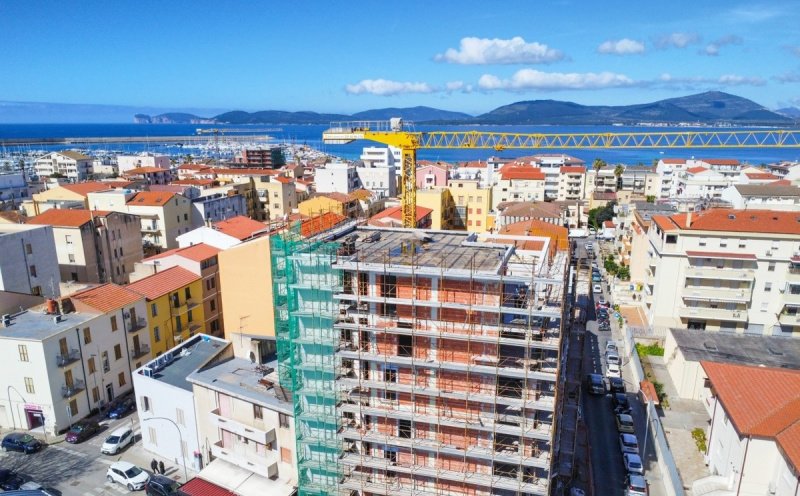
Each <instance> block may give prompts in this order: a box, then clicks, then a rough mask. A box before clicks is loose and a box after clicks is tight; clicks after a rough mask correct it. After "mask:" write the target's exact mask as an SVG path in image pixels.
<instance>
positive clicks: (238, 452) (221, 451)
mask: <svg viewBox="0 0 800 496" xmlns="http://www.w3.org/2000/svg"><path fill="white" fill-rule="evenodd" d="M244 448H245V447H244V446H242V447H235V446H234V447H227V446H224V445H223V442H222V441H217V442H216V443H214V444H212V445H211V455H212V456H213V457H214V458H222V459H223V460H225V461H227V462H230V463H232V464H234V465H237V466H239V467H242V468H246V469H247V470H250V471H251V472H254V473H256V474H258V475H261V476H262V477H272V476H274V475H277V473H278V456H277V454H276V453H275V451H273V450H265V451H264V454H263V455H260V456H259V455H256V454H255V453H246V452H245V449H244Z"/></svg>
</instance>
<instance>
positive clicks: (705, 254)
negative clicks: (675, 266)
mask: <svg viewBox="0 0 800 496" xmlns="http://www.w3.org/2000/svg"><path fill="white" fill-rule="evenodd" d="M686 256H687V257H690V258H727V259H731V260H756V259H757V257H756V256H755V255H754V254H752V253H722V252H718V251H691V250H687V251H686Z"/></svg>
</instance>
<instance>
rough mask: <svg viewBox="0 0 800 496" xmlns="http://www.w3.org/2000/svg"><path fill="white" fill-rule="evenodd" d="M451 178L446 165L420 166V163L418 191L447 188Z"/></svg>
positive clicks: (418, 167) (417, 172)
mask: <svg viewBox="0 0 800 496" xmlns="http://www.w3.org/2000/svg"><path fill="white" fill-rule="evenodd" d="M449 176H450V174H449V169H448V166H447V165H446V164H439V163H431V164H425V165H419V162H418V163H417V170H416V182H417V190H420V189H426V188H437V187H439V188H440V187H443V186H447V180H448V178H449Z"/></svg>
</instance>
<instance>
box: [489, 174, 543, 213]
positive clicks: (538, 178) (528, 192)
mask: <svg viewBox="0 0 800 496" xmlns="http://www.w3.org/2000/svg"><path fill="white" fill-rule="evenodd" d="M544 200H545V175H544V173H543V172H542V171H541V169H539V168H538V167H532V166H529V165H514V164H508V165H506V166H504V167H503V168H502V169H500V171H499V172H498V181H497V184H495V185H494V186H493V187H492V210H496V209H497V206H498V205H499V204H501V203H505V202H517V201H544Z"/></svg>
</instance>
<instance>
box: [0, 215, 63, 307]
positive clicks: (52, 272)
mask: <svg viewBox="0 0 800 496" xmlns="http://www.w3.org/2000/svg"><path fill="white" fill-rule="evenodd" d="M0 253H2V254H3V256H0V290H2V291H13V292H15V293H27V294H32V295H36V296H47V297H49V298H57V297H58V296H59V295H60V294H61V290H60V289H59V286H58V283H59V281H60V280H61V277H60V273H59V268H58V257H57V256H56V244H55V235H54V234H53V228H52V227H51V226H36V225H28V224H0Z"/></svg>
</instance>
